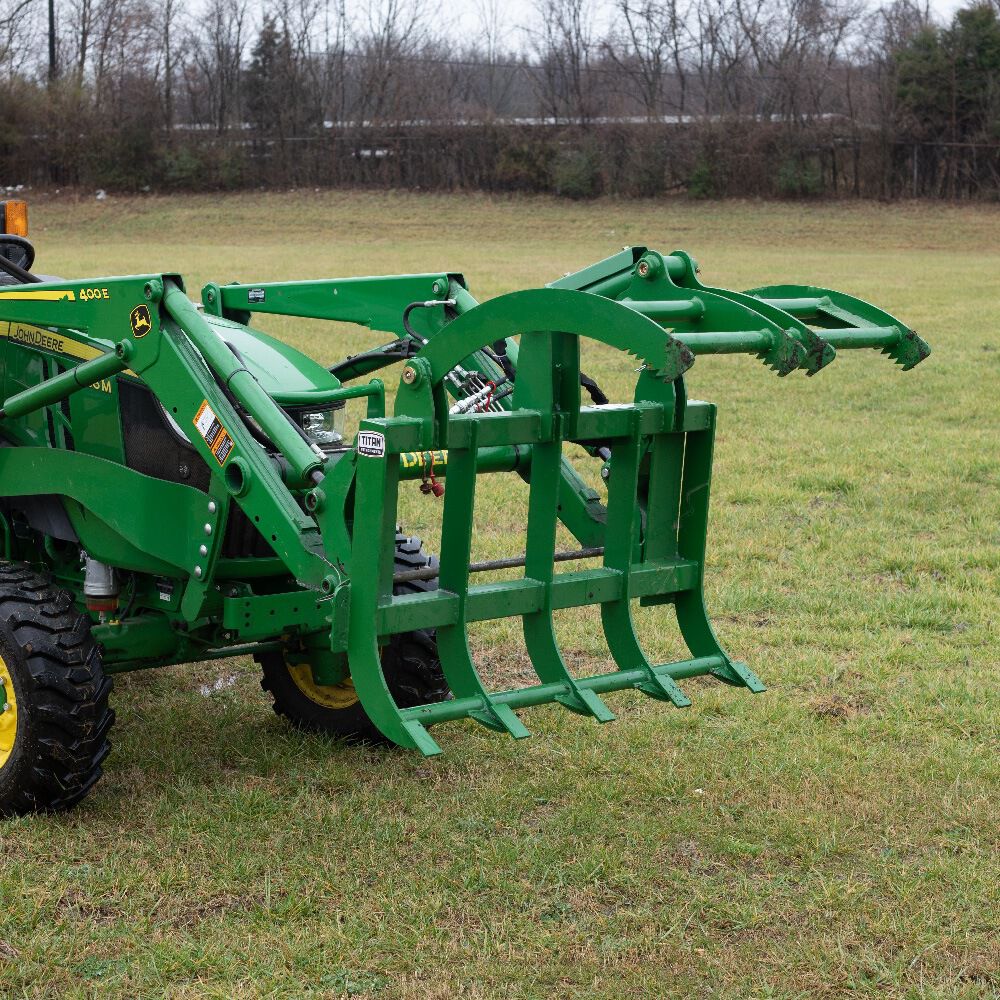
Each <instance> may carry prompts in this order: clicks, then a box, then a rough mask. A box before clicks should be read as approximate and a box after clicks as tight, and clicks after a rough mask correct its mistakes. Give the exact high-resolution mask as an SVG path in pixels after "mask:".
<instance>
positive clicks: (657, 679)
mask: <svg viewBox="0 0 1000 1000" xmlns="http://www.w3.org/2000/svg"><path fill="white" fill-rule="evenodd" d="M638 688H639V690H640V691H641V692H642V693H643V694H647V695H649V697H650V698H655V699H656V700H657V701H669V702H670V703H671V704H672V705H674V707H675V708H690V707H691V699H690V698H689V697H688V696H687V695H686V694H685V693H684V692H683V691H682V690H681V689H680V688H679V687H678V686H677V682H676V681H675V680H674V679H673V678H672V677H666V676H664V675H663V674H658V673H657V672H656V669H655V668H654V667H650V671H649V680H648V681H644V682H643V683H642V684H639V685H638Z"/></svg>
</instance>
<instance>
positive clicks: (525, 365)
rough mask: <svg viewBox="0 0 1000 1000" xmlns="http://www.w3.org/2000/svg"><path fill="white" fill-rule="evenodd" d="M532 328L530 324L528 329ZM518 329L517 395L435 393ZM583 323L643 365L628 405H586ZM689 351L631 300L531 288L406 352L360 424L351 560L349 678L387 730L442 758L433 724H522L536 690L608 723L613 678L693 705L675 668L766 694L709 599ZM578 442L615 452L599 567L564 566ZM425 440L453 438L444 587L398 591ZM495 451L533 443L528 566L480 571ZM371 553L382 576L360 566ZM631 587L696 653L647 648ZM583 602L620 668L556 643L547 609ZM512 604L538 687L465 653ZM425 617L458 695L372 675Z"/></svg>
mask: <svg viewBox="0 0 1000 1000" xmlns="http://www.w3.org/2000/svg"><path fill="white" fill-rule="evenodd" d="M526 324H530V326H531V327H532V328H533V329H532V330H530V331H528V332H522V331H524V330H525V325H526ZM560 328H568V329H572V330H573V331H574V332H573V333H566V332H562V330H561V329H560ZM517 333H521V337H520V350H519V354H518V360H517V379H516V383H515V390H514V393H513V403H512V406H511V408H510V409H508V410H502V411H494V412H485V413H468V414H457V415H448V413H447V410H448V408H447V407H445V406H443V405H442V403H441V399H440V389H441V385H442V382H443V379H444V378H445V376H446V375H447V373H448V372H449V371H451V370H452V369H453V368H454V366H455V365H456V364H457V363H458V362H459V360H460V359H463V360H464V359H466V358H467V357H468V355H470V354H472V353H473V352H474V351H475V350H476V349H478V348H480V347H482V346H485V345H487V344H490V343H494V342H495V341H497V340H502V339H505V338H507V337H510V336H513V335H515V334H517ZM581 337H590V338H592V339H594V340H598V341H601V342H603V343H606V344H610V345H612V346H616V347H619V348H621V349H623V350H625V351H627V352H628V353H630V354H632V355H633V356H635V357H636V358H637V359H638V361H639V362H640V363H641V364H642V366H643V367H642V374H641V376H640V378H639V384H638V386H637V390H636V398H635V401H634V402H633V403H631V404H629V405H605V406H588V407H584V406H581V403H580V364H579V356H580V346H579V340H580V338H581ZM689 360H690V359H689V357H688V355H687V353H686V352H685V351H684V350H683V349H682V348H681V347H680V345H678V344H675V343H674V342H673V341H672V339H671V338H669V337H666V336H664V335H663V333H662V331H661V330H659V329H658V328H657V327H656V326H655V324H653V323H652V322H651V321H649V320H648V319H646V318H645V317H643V316H642V315H640V314H637V313H634V312H631V311H629V310H626V309H622V308H621V307H620V306H618V305H615V304H613V303H610V302H602V301H601V300H596V301H595V299H594V298H593V297H591V296H587V295H585V294H581V293H579V292H568V291H561V290H554V289H541V290H536V291H528V292H520V293H514V294H513V295H508V296H504V297H502V298H500V299H495V300H493V301H491V302H488V303H486V304H485V305H482V306H478V307H476V308H475V309H474V310H472V311H471V312H469V313H467V314H465V315H464V316H461V317H459V318H458V319H456V320H455V321H454V322H453V323H452V324H450V325H449V326H448V327H447V328H446V329H445V330H444V331H442V332H441V333H440V334H439V335H438V337H437V338H436V339H433V340H431V341H430V343H428V345H427V347H425V348H424V350H423V351H421V352H420V354H419V355H417V357H416V358H414V359H413V360H412V361H411V362H410V365H409V366H408V370H407V371H406V372H404V376H403V380H402V382H401V384H400V388H399V393H398V396H397V402H396V415H395V416H393V417H388V418H384V419H381V420H368V421H365V422H364V425H363V427H362V435H366V440H367V441H368V443H369V446H368V447H367V448H366V453H365V454H363V455H359V457H358V460H357V471H356V480H357V496H356V501H355V517H354V547H353V551H352V567H351V574H350V576H351V596H350V630H349V640H348V653H349V659H350V663H351V676H352V678H353V680H354V685H355V688H356V689H357V691H358V694H359V696H360V697H361V700H362V702H363V704H364V706H365V709H366V711H367V712H368V714H369V715H370V717H371V718H372V719H373V720H374V721H375V722H376V724H377V725H378V726H379V728H380V729H382V731H383V732H384V733H386V735H388V736H389V737H390V738H391V739H393V740H394V741H395V742H397V743H400V744H402V745H404V746H412V747H416V748H417V749H419V750H421V751H422V752H423V753H425V754H435V753H438V752H439V748H438V746H437V744H436V742H435V741H434V740H433V739H432V737H431V736H430V734H429V733H428V732H427V727H428V726H429V725H431V724H432V723H436V722H443V721H446V720H449V719H457V718H463V717H468V718H472V719H475V720H476V721H478V722H480V723H482V724H483V725H485V726H487V727H489V728H491V729H496V730H500V731H503V732H507V733H509V734H510V735H512V736H514V737H515V738H522V737H525V736H527V735H528V731H527V729H526V728H525V727H524V725H523V724H522V723H521V721H520V720H519V719H518V718H517V716H516V715H515V714H514V712H513V710H514V709H516V708H522V707H527V706H529V705H537V704H541V703H544V702H557V703H559V704H561V705H563V706H564V707H566V708H568V709H570V710H571V711H573V712H577V713H579V714H581V715H587V716H591V717H592V718H594V719H596V720H597V721H599V722H608V721H610V720H611V719H613V718H614V716H613V714H612V712H611V711H610V709H609V708H608V707H607V705H606V704H605V703H604V701H603V700H602V699H601V695H603V694H607V693H608V692H611V691H617V690H620V689H623V688H635V689H637V690H639V691H642V692H643V693H644V694H647V695H649V696H650V697H653V698H656V699H658V700H663V701H669V702H671V703H673V704H674V705H676V706H677V707H685V706H687V705H689V704H690V701H689V699H688V698H687V696H686V695H685V694H684V692H683V691H682V690H681V688H680V686H679V685H678V683H677V682H678V681H679V680H682V679H684V678H688V677H694V676H698V675H701V674H713V675H715V676H716V677H718V678H719V679H721V680H724V681H726V682H728V683H731V684H739V685H745V686H747V687H750V688H751V690H755V691H759V690H763V685H761V684H760V682H759V681H758V680H757V679H756V677H754V675H753V674H752V673H751V672H750V671H749V670H748V669H747V667H746V666H745V665H743V664H741V663H735V662H733V661H732V660H730V658H729V657H728V656H727V655H726V653H725V652H724V651H723V650H722V648H721V647H720V645H719V644H718V642H717V641H716V638H715V636H714V634H713V632H712V628H711V625H710V624H709V621H708V618H707V615H706V613H705V607H704V604H703V602H702V596H701V587H702V576H703V570H704V553H705V526H706V523H707V517H708V492H709V491H708V487H709V482H710V479H711V463H712V441H713V434H714V424H715V408H714V407H713V406H711V405H710V404H708V403H695V402H690V403H689V402H687V401H686V400H685V398H684V394H683V388H682V383H681V381H680V377H679V376H680V372H681V371H682V370H683V368H684V367H685V366H686V365H687V364H688V363H689ZM571 442H572V443H577V444H581V445H583V446H585V447H588V448H595V447H602V448H603V447H607V448H608V449H609V450H610V453H611V461H610V475H609V476H608V478H607V484H608V496H607V506H606V509H605V508H603V507H602V508H601V513H600V515H599V516H598V515H597V513H596V512H595V517H594V519H593V521H592V535H591V537H590V539H589V540H590V541H600V542H601V544H599V545H590V546H589V547H588V548H585V549H582V550H580V552H579V553H575V554H576V555H579V556H580V557H582V558H586V557H591V558H598V559H600V562H601V565H600V566H597V567H594V568H590V569H582V570H574V571H570V572H563V573H557V572H556V571H555V566H556V564H557V553H556V522H557V521H558V519H559V517H560V493H561V492H562V491H563V489H564V482H565V478H564V459H563V446H564V444H566V443H571ZM427 448H440V449H447V466H446V468H447V492H446V494H445V497H444V513H443V522H442V547H441V560H440V575H439V589H438V590H437V591H435V592H431V593H421V594H408V595H403V596H393V595H392V588H393V577H392V558H391V554H392V548H393V541H394V538H395V530H396V529H395V525H396V499H397V490H398V484H399V478H400V467H401V463H400V456H401V455H403V454H404V453H411V452H420V451H422V450H424V449H427ZM496 449H504V450H507V451H508V452H509V453H514V452H515V450H516V451H517V452H518V453H520V454H523V455H525V456H530V457H529V458H526V459H525V460H524V463H523V464H522V465H520V466H519V471H521V473H522V475H524V477H525V479H526V480H527V481H528V483H529V487H530V489H529V498H528V514H527V527H526V549H525V553H524V556H523V559H519V560H515V561H516V562H517V563H518V564H523V567H524V575H523V577H522V578H520V579H515V580H506V581H501V582H493V583H487V584H482V585H475V584H472V583H471V582H470V573H469V571H470V557H471V547H472V530H473V512H474V506H475V496H476V484H477V472H478V467H479V462H480V456H481V455H483V454H484V453H488V454H495V450H496ZM563 555H565V554H563ZM372 566H377V567H378V571H377V573H374V574H373V573H371V572H370V571H369V572H365V569H366V568H368V567H372ZM633 599H640V600H642V601H644V602H647V603H656V604H660V603H670V604H673V605H674V607H675V609H676V613H677V619H678V623H679V625H680V630H681V633H682V635H683V636H684V638H685V640H686V641H687V644H688V647H689V649H690V651H691V657H690V658H689V659H686V660H682V661H680V662H676V663H654V662H651V661H650V660H649V658H648V657H647V656H646V654H645V653H644V651H643V649H642V646H641V644H640V642H639V639H638V637H637V635H636V632H635V628H634V625H633V621H632V614H631V607H630V602H631V600H633ZM582 605H598V606H600V609H601V621H602V624H603V628H604V635H605V637H606V640H607V644H608V649H609V652H610V657H611V659H612V660H613V662H614V664H615V667H616V669H615V670H614V671H611V672H608V673H604V674H600V675H597V676H593V677H586V678H577V677H575V676H574V675H573V674H572V673H571V672H570V670H569V668H568V666H567V664H566V662H565V661H564V659H563V657H562V654H561V652H560V650H559V647H558V645H557V642H556V638H555V630H554V624H553V612H554V611H556V610H559V609H564V608H571V607H578V606H582ZM513 616H519V617H521V618H522V620H523V630H524V639H525V645H526V647H527V651H528V654H529V656H530V658H531V662H532V665H533V667H534V669H535V672H536V674H537V675H538V683H537V684H536V685H533V686H530V687H526V688H521V689H519V690H511V691H493V692H491V691H489V690H487V688H486V686H485V684H484V682H483V680H482V678H481V677H480V675H479V673H478V672H477V670H476V667H475V665H474V663H473V661H472V656H471V654H470V649H469V644H468V638H467V626H468V624H469V623H470V622H476V621H483V620H487V619H494V618H504V617H513ZM431 627H434V628H436V629H437V638H438V650H439V654H440V657H441V663H442V667H443V669H444V672H445V676H446V677H447V679H448V682H449V684H450V686H451V689H452V691H453V693H454V694H455V699H454V700H453V701H448V702H444V703H441V704H434V705H422V706H416V707H411V708H402V709H401V708H399V707H398V706H397V705H396V704H395V702H394V701H393V699H392V697H391V695H390V693H389V689H388V687H387V686H386V684H385V681H384V678H383V676H382V673H381V668H380V663H379V650H378V637H379V635H385V634H389V633H395V632H403V631H409V630H411V629H415V628H431Z"/></svg>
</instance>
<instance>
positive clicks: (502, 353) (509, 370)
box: [493, 340, 516, 382]
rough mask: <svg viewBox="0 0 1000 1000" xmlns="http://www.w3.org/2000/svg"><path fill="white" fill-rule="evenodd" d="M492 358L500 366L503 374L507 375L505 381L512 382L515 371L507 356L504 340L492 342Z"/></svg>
mask: <svg viewBox="0 0 1000 1000" xmlns="http://www.w3.org/2000/svg"><path fill="white" fill-rule="evenodd" d="M493 359H494V360H495V361H496V363H497V364H498V365H499V366H500V367H501V369H502V370H503V373H504V375H506V376H507V381H508V382H513V381H514V376H515V374H516V373H515V371H514V363H513V362H512V361H511V360H510V358H508V357H507V341H506V340H496V341H494V342H493Z"/></svg>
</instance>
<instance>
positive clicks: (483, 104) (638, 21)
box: [0, 0, 1000, 198]
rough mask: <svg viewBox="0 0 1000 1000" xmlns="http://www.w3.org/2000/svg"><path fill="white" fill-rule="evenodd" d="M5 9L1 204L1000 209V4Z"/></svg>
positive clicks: (175, 1) (122, 1)
mask: <svg viewBox="0 0 1000 1000" xmlns="http://www.w3.org/2000/svg"><path fill="white" fill-rule="evenodd" d="M265 4H266V5H265V6H264V7H263V8H260V7H259V6H256V5H251V4H250V2H249V0H57V2H56V7H57V10H56V16H55V18H54V19H52V20H51V21H50V19H49V17H48V12H49V10H50V7H51V4H46V3H45V0H0V186H2V185H8V186H10V185H16V184H25V185H35V186H69V185H72V186H90V187H95V188H96V187H103V188H112V189H119V190H143V189H152V190H169V189H177V190H199V189H201V190H214V189H227V188H241V187H249V186H260V185H265V186H280V187H289V186H302V185H310V186H334V185H365V186H386V187H389V186H391V187H410V188H425V189H427V188H433V189H459V188H466V189H483V190H493V191H513V190H521V191H554V192H557V193H559V194H563V195H566V196H568V197H574V198H582V197H590V196H594V195H597V194H600V193H602V192H609V193H619V194H624V195H643V196H651V195H657V194H662V193H667V192H673V191H676V192H686V193H688V194H690V195H694V196H703V197H710V196H723V195H759V196H818V195H824V194H828V195H850V196H858V197H899V196H922V197H946V198H997V197H1000V0H980V2H977V3H974V4H973V5H971V6H968V7H965V8H963V9H961V10H959V11H958V12H957V13H956V14H955V15H954V17H953V18H952V20H951V22H950V23H948V24H940V23H937V22H936V21H935V20H934V18H933V16H932V15H931V13H930V11H929V9H928V8H927V7H926V6H920V5H918V4H917V3H915V2H913V0H891V2H889V3H887V4H885V5H883V6H881V7H878V8H876V9H872V8H870V7H868V6H866V5H865V4H863V3H862V2H860V0H536V6H535V7H534V8H533V9H532V12H531V16H530V18H529V23H527V24H523V25H517V24H513V23H511V22H510V20H509V18H508V17H507V14H506V12H507V10H508V8H507V7H505V6H504V4H503V3H502V0H479V4H478V6H476V7H474V8H470V9H468V10H465V13H464V14H463V15H462V17H461V18H459V19H458V20H456V19H455V17H454V15H453V14H452V13H450V12H449V11H447V10H446V9H444V8H441V7H440V6H438V5H434V4H430V3H428V2H426V0H367V2H366V0H359V2H358V3H357V4H356V5H354V6H348V5H347V3H346V0H265Z"/></svg>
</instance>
